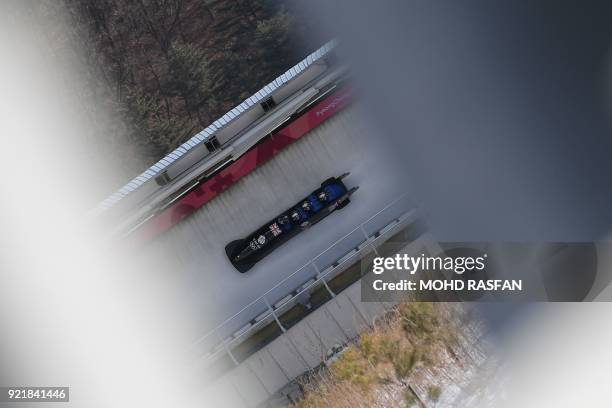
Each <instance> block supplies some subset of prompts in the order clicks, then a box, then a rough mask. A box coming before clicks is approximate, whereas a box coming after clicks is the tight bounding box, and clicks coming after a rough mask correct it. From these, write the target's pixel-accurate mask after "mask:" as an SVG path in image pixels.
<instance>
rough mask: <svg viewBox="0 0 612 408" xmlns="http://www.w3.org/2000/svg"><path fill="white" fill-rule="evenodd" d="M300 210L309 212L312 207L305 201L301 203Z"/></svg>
mask: <svg viewBox="0 0 612 408" xmlns="http://www.w3.org/2000/svg"><path fill="white" fill-rule="evenodd" d="M302 209H303V210H304V211H310V210H311V209H312V205H311V204H310V201H308V200H306V201H304V202H303V203H302Z"/></svg>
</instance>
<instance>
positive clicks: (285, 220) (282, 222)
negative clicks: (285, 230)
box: [277, 214, 289, 225]
mask: <svg viewBox="0 0 612 408" xmlns="http://www.w3.org/2000/svg"><path fill="white" fill-rule="evenodd" d="M277 221H278V223H279V224H280V225H285V224H287V223H288V222H289V217H287V216H286V215H285V214H283V215H281V216H280V217H278V220H277Z"/></svg>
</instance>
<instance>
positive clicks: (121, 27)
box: [38, 0, 326, 187]
mask: <svg viewBox="0 0 612 408" xmlns="http://www.w3.org/2000/svg"><path fill="white" fill-rule="evenodd" d="M297 1H298V0H287V1H281V0H96V1H92V0H63V1H62V2H56V1H47V2H41V3H39V4H40V6H39V7H40V9H39V10H38V12H40V13H42V14H43V16H44V17H45V18H46V20H47V21H50V22H52V21H53V17H54V16H56V15H58V14H60V13H63V15H65V16H67V17H65V19H67V21H68V24H67V27H68V30H67V31H66V32H64V33H62V37H61V40H57V39H55V38H54V41H55V42H56V43H57V44H58V46H57V48H58V52H60V53H61V54H62V55H64V54H66V52H67V50H69V49H70V48H71V47H72V48H74V49H77V48H78V51H75V52H73V53H72V54H74V55H77V56H78V58H80V60H81V61H80V63H81V66H83V67H86V69H85V71H87V72H82V77H83V78H82V80H83V81H82V82H83V83H84V84H85V88H86V89H84V90H80V91H79V92H85V93H87V94H88V96H90V97H92V98H93V99H95V100H96V101H98V102H100V103H102V104H103V106H104V109H105V110H106V111H110V112H111V113H112V115H113V116H114V117H116V118H118V119H120V120H117V127H116V128H115V129H109V128H108V127H106V128H100V130H99V131H97V132H98V133H99V134H95V135H94V136H93V137H94V139H95V144H96V149H98V151H99V152H100V154H102V155H108V156H116V157H121V158H122V162H124V163H126V165H125V166H122V167H123V168H122V169H120V173H121V171H123V173H122V176H121V177H120V178H122V179H123V180H121V183H123V182H125V181H127V180H129V179H130V178H131V177H133V176H135V175H136V174H135V173H134V171H135V170H136V169H138V170H136V171H143V170H144V169H145V168H146V167H148V166H149V165H151V164H152V163H154V162H155V161H157V160H159V159H160V158H161V157H163V155H164V154H166V153H167V152H169V151H171V150H172V149H174V148H176V147H177V146H179V145H180V144H181V143H183V142H184V141H185V140H187V139H188V138H190V137H191V136H193V135H194V134H195V133H197V132H198V131H200V130H201V129H202V128H204V127H206V126H207V125H209V124H210V123H211V122H212V121H214V120H215V119H217V118H218V117H219V116H221V115H223V114H224V113H225V112H227V111H228V110H229V109H231V108H233V107H234V106H235V105H237V104H238V103H240V102H241V101H242V100H243V99H245V98H247V97H248V96H250V95H251V94H252V93H254V92H256V91H257V90H258V89H260V88H261V87H262V86H264V85H265V84H267V83H268V82H269V81H271V80H273V79H274V78H275V77H276V76H278V75H280V74H281V73H282V72H284V71H285V70H287V69H288V68H290V67H291V66H292V65H294V64H296V63H297V62H299V61H300V60H301V59H302V58H304V57H305V56H306V55H307V54H308V53H310V52H312V51H313V50H314V49H316V48H318V47H319V46H320V45H321V44H322V43H323V42H324V41H325V40H326V39H325V38H319V37H318V36H317V34H316V32H315V31H316V30H314V29H313V27H311V26H309V23H308V22H307V21H306V20H307V19H305V18H302V17H300V18H296V7H297V5H296V2H297ZM49 32H50V33H51V34H50V35H53V29H52V27H51V29H50V30H49ZM88 115H89V116H91V121H92V122H95V121H96V120H98V119H97V118H96V115H97V111H96V109H90V112H89V114H88ZM128 162H129V164H128ZM117 182H119V180H117ZM121 183H119V184H121ZM118 186H119V185H116V186H115V187H118Z"/></svg>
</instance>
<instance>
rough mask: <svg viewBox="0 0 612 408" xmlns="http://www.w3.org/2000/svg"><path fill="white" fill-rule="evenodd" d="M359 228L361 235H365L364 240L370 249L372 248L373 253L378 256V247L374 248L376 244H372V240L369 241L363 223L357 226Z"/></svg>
mask: <svg viewBox="0 0 612 408" xmlns="http://www.w3.org/2000/svg"><path fill="white" fill-rule="evenodd" d="M359 229H360V230H361V232H362V233H363V236H364V237H365V240H366V242H367V243H368V245H369V246H370V247H371V248H372V250H374V253H375V254H376V256H380V254H379V253H378V249H377V248H376V246H374V242H373V241H370V237H368V233H367V232H366V230H365V227H364V226H363V224H361V225H360V226H359Z"/></svg>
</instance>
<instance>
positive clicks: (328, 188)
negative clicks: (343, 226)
mask: <svg viewBox="0 0 612 408" xmlns="http://www.w3.org/2000/svg"><path fill="white" fill-rule="evenodd" d="M348 175H349V173H344V174H343V175H341V176H340V177H331V178H328V179H327V180H325V181H324V182H323V183H321V187H319V188H318V189H316V190H315V191H313V192H312V193H310V194H309V195H308V196H307V197H306V198H304V199H303V200H300V201H299V202H298V203H297V204H295V205H294V206H292V207H291V208H290V209H288V210H287V211H285V212H283V213H282V214H280V215H279V216H277V217H276V218H274V219H273V220H271V221H269V222H267V223H266V224H264V225H263V226H262V227H260V228H258V229H257V230H256V231H255V232H253V233H252V234H250V235H249V236H248V237H246V238H244V239H238V240H235V241H232V242H230V243H229V244H227V245H226V246H225V253H226V254H227V257H228V258H229V260H230V262H231V263H232V265H234V267H235V268H236V269H238V271H240V272H241V273H244V272H246V271H248V270H249V269H251V268H252V267H253V266H254V265H255V264H256V263H257V262H259V261H260V260H261V259H263V258H264V257H265V256H267V255H268V254H269V253H270V252H272V251H273V250H275V249H276V248H278V247H279V246H281V245H282V244H284V243H285V242H287V241H288V240H289V239H291V238H293V237H294V236H295V235H297V234H299V233H300V232H302V231H303V230H304V229H305V228H308V227H310V226H312V225H314V224H316V223H317V222H319V221H321V220H322V219H323V218H325V217H327V216H328V215H330V214H331V213H332V212H334V211H336V210H340V209H342V208H344V207H346V206H347V205H348V203H349V202H350V199H349V197H350V196H351V194H353V193H354V192H355V191H357V189H358V188H359V187H353V188H351V189H350V190H349V189H348V188H347V187H346V186H345V185H344V183H343V182H342V179H343V178H345V177H346V176H348Z"/></svg>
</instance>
